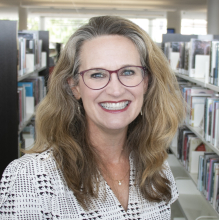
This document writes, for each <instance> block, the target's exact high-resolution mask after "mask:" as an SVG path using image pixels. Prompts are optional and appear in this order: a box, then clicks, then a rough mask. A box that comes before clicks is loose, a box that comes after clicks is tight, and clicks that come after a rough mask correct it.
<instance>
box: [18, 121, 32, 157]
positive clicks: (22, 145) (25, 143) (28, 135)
mask: <svg viewBox="0 0 219 220" xmlns="http://www.w3.org/2000/svg"><path fill="white" fill-rule="evenodd" d="M34 143H35V117H32V119H31V121H30V122H29V123H28V124H27V125H26V127H25V128H24V129H23V130H22V131H21V132H20V133H19V135H18V145H19V155H18V157H21V156H23V154H24V153H23V152H22V151H21V150H22V149H29V148H31V147H32V146H33V145H34Z"/></svg>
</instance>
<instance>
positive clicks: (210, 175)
mask: <svg viewBox="0 0 219 220" xmlns="http://www.w3.org/2000/svg"><path fill="white" fill-rule="evenodd" d="M218 162H219V156H217V157H215V158H211V159H210V160H209V162H208V161H207V163H208V164H209V167H208V178H207V193H206V199H207V200H208V201H211V196H212V191H213V190H212V183H213V176H214V174H213V170H214V169H213V168H214V163H218Z"/></svg>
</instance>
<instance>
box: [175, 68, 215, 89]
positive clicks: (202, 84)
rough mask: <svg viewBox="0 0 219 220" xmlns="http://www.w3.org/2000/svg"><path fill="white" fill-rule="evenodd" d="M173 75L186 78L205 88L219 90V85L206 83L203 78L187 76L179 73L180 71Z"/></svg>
mask: <svg viewBox="0 0 219 220" xmlns="http://www.w3.org/2000/svg"><path fill="white" fill-rule="evenodd" d="M175 75H176V76H178V77H180V78H183V79H185V80H188V81H190V82H193V83H196V84H198V85H200V86H202V87H205V88H208V89H211V90H213V91H216V92H219V86H215V85H212V84H209V83H206V82H205V79H204V78H193V77H189V76H187V75H184V74H181V73H178V72H175Z"/></svg>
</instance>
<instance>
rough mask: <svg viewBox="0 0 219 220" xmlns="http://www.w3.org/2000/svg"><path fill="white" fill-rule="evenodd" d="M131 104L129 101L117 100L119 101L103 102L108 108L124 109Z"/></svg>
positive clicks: (104, 106)
mask: <svg viewBox="0 0 219 220" xmlns="http://www.w3.org/2000/svg"><path fill="white" fill-rule="evenodd" d="M128 104H129V102H128V101H125V102H117V103H107V102H104V103H101V106H102V107H103V108H105V109H107V110H121V109H124V108H125V107H126V106H127V105H128Z"/></svg>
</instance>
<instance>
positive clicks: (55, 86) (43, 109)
mask: <svg viewBox="0 0 219 220" xmlns="http://www.w3.org/2000/svg"><path fill="white" fill-rule="evenodd" d="M102 35H120V36H124V37H126V38H128V39H130V40H131V41H132V42H133V43H134V44H135V45H136V47H137V49H138V51H139V54H140V57H141V64H142V66H146V67H147V74H148V77H149V85H148V90H147V92H146V94H145V95H144V101H143V107H142V112H143V115H142V116H141V115H139V116H138V117H137V118H136V119H135V120H134V121H133V122H132V123H131V124H130V125H129V127H128V133H127V140H126V144H125V147H127V149H128V150H129V152H132V155H133V158H134V165H135V167H136V168H137V169H136V172H137V178H136V183H137V184H138V185H139V187H140V191H141V193H142V195H143V196H144V198H146V199H148V200H149V201H153V202H160V201H162V200H165V201H166V202H168V201H169V200H170V199H171V189H170V182H169V180H168V179H167V177H166V176H165V175H164V172H163V169H164V167H163V163H164V161H165V160H166V159H167V153H166V150H167V148H168V146H169V144H170V142H171V140H172V138H173V136H174V134H175V132H176V130H177V128H178V125H179V123H180V122H181V120H182V118H183V116H184V108H183V101H182V97H181V95H180V92H179V88H178V84H177V81H176V77H175V76H174V74H173V72H172V70H171V69H170V66H169V64H168V62H167V59H166V58H165V57H164V55H163V52H162V51H161V50H160V49H159V48H158V46H157V45H156V44H155V43H154V42H153V41H152V40H151V38H150V37H149V36H148V34H147V33H146V32H145V31H143V30H142V29H141V28H140V27H138V26H137V25H135V24H134V23H132V22H131V21H129V20H126V19H124V18H121V17H115V16H102V17H94V18H91V19H90V21H89V22H88V24H85V25H84V26H82V27H81V28H79V29H78V30H77V31H76V32H75V33H74V34H73V35H72V36H71V37H70V39H69V41H68V43H67V44H66V46H65V48H64V50H63V51H62V53H61V56H60V58H59V61H58V63H57V65H56V67H55V69H54V71H53V73H52V75H51V77H50V80H49V84H48V94H47V95H46V97H45V99H44V100H43V101H42V102H41V104H40V106H39V107H38V109H37V113H36V143H35V146H34V147H33V149H32V150H31V151H30V152H43V151H45V150H47V149H50V148H52V149H53V155H54V158H55V160H56V163H57V165H58V168H59V169H61V170H62V173H63V175H64V178H65V180H66V182H67V185H68V187H69V188H70V189H71V190H72V191H73V192H74V195H75V196H76V198H77V200H78V201H79V202H80V204H82V205H83V206H84V207H86V204H87V203H88V201H89V198H90V197H96V196H97V193H98V181H97V179H98V176H99V175H100V174H99V172H98V165H97V164H98V161H97V155H96V152H95V151H94V149H93V146H92V144H91V143H90V141H89V135H88V132H87V126H86V118H85V114H84V109H83V103H82V102H81V101H78V100H77V99H76V98H75V97H74V96H73V94H72V91H71V89H70V87H69V84H68V79H69V78H73V79H74V82H75V85H77V83H78V79H79V77H78V75H79V74H78V70H79V66H80V50H81V46H82V45H83V44H84V42H85V41H88V40H90V39H93V38H95V37H98V36H102ZM78 107H80V109H81V111H82V112H81V114H80V113H79V112H78ZM82 186H83V188H82ZM94 189H97V190H94Z"/></svg>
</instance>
